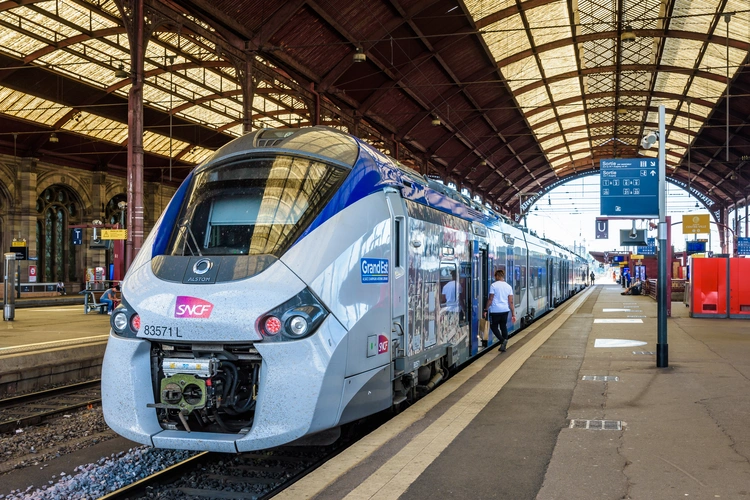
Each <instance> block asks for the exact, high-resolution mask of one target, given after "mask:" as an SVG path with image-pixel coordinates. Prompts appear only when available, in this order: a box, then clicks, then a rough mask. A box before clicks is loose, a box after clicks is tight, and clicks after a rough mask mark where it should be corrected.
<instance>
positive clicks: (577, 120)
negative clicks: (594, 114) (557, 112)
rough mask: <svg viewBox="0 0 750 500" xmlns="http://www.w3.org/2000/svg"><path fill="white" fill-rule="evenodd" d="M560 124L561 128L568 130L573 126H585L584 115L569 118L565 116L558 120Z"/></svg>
mask: <svg viewBox="0 0 750 500" xmlns="http://www.w3.org/2000/svg"><path fill="white" fill-rule="evenodd" d="M560 126H561V127H562V129H563V130H570V129H572V128H575V127H585V126H586V117H585V116H572V117H570V118H565V119H562V120H560Z"/></svg>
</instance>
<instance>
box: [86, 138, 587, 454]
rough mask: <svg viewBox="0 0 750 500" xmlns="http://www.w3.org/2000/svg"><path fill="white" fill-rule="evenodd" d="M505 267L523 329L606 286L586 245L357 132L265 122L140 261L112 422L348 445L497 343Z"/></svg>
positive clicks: (183, 197) (128, 303) (193, 187)
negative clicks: (571, 246)
mask: <svg viewBox="0 0 750 500" xmlns="http://www.w3.org/2000/svg"><path fill="white" fill-rule="evenodd" d="M498 269H503V270H505V271H506V276H507V278H506V280H507V281H508V283H509V284H510V285H511V286H512V287H513V290H514V300H515V310H516V316H517V319H516V323H515V324H510V320H509V325H508V326H509V331H510V332H511V333H513V332H516V331H518V330H520V329H522V328H523V327H524V326H526V325H528V324H529V323H531V322H532V321H534V320H535V319H537V318H539V317H540V316H541V315H543V314H545V313H546V312H548V311H549V310H551V309H553V308H554V307H556V306H557V305H559V304H560V303H562V302H563V301H564V300H566V299H568V298H569V297H571V296H572V295H574V294H575V293H577V292H579V291H581V290H583V289H584V288H585V287H586V286H587V284H588V281H587V280H588V273H589V269H588V263H587V261H586V259H584V258H583V257H582V256H580V255H576V254H575V253H573V252H571V251H570V250H568V249H566V248H564V247H562V246H560V245H557V244H555V243H554V242H552V241H548V240H546V239H543V238H539V237H537V236H536V235H534V234H532V233H531V232H529V231H527V230H526V229H525V228H523V227H521V226H520V225H519V224H517V223H515V222H513V221H511V220H510V219H509V218H507V217H505V216H504V215H502V214H500V213H497V212H496V211H493V210H492V209H491V208H489V207H488V206H486V205H483V204H481V203H479V202H477V201H476V200H473V199H471V198H470V197H467V196H464V195H463V194H461V193H460V192H458V191H456V190H455V189H452V188H451V187H448V186H446V185H444V184H443V183H442V182H440V181H439V179H434V178H429V177H427V176H424V175H422V174H420V173H418V172H416V171H415V170H413V169H411V168H408V167H407V166H405V165H403V164H401V163H400V162H398V161H396V160H394V159H393V158H391V157H389V156H387V155H385V154H383V153H381V152H379V151H378V150H377V149H375V148H374V147H373V146H371V145H370V144H368V143H367V142H365V141H363V140H361V139H358V138H356V137H354V136H352V135H349V134H346V133H344V132H341V131H338V130H336V129H333V128H328V127H322V126H315V127H306V128H298V129H262V130H258V131H255V132H252V133H249V134H246V135H244V136H241V137H239V138H236V139H234V140H233V141H231V142H229V143H227V144H226V145H225V146H223V147H221V148H220V149H218V150H217V151H216V152H215V153H214V154H213V155H212V156H211V157H210V158H209V159H208V160H207V161H205V162H204V163H203V164H201V165H199V166H198V167H196V168H195V169H194V170H193V171H192V172H191V173H190V174H189V175H188V176H187V178H186V179H185V180H184V182H182V184H181V185H180V187H179V188H178V189H177V191H176V192H175V194H174V196H173V198H172V199H171V201H170V202H169V203H168V205H167V206H166V208H165V210H164V212H163V213H162V215H161V216H160V218H159V219H158V221H157V222H156V224H155V226H154V228H153V229H152V231H151V232H150V234H149V236H148V237H147V238H146V240H145V241H144V243H143V246H142V248H141V249H140V251H139V253H138V254H137V256H136V257H135V259H134V260H133V262H132V264H131V266H130V268H129V270H128V272H127V275H126V277H125V279H124V281H123V283H122V292H121V295H122V301H121V303H120V304H119V305H118V307H117V308H116V309H115V310H114V311H113V313H112V316H111V319H110V323H111V330H110V335H109V338H108V344H107V348H106V352H105V356H104V361H103V366H102V377H101V379H102V381H101V386H102V406H103V411H104V418H105V420H106V422H107V424H108V425H109V427H111V428H112V429H113V430H114V431H115V432H117V433H118V434H120V435H122V436H124V437H126V438H127V439H130V440H132V441H136V442H139V443H143V444H146V445H150V446H154V447H157V448H172V449H189V450H207V451H215V452H227V453H237V452H245V451H251V450H257V449H265V448H270V447H274V446H279V445H283V444H287V443H300V442H316V437H320V441H323V440H324V438H323V436H328V437H327V438H325V439H330V436H331V435H335V433H336V431H337V430H339V429H341V427H342V426H343V425H344V424H347V423H350V422H356V421H359V420H360V419H362V418H364V417H367V416H370V415H373V414H375V413H378V412H381V411H383V410H387V409H389V408H399V407H403V406H405V405H408V404H409V403H410V402H412V401H414V400H416V399H418V398H419V397H421V396H422V395H423V394H424V393H426V392H428V391H429V390H431V389H432V388H433V387H435V386H436V385H437V384H438V383H439V382H440V381H441V380H442V379H444V378H445V377H447V376H448V375H449V373H450V371H451V370H453V369H455V368H457V367H459V366H461V365H462V364H465V363H466V362H468V361H469V360H471V359H472V358H474V357H475V356H477V355H479V354H480V353H482V352H484V351H485V350H486V349H489V348H490V347H492V346H493V345H494V344H496V340H495V339H493V338H492V335H491V334H490V338H488V339H486V340H485V339H483V338H482V337H481V335H480V333H479V326H480V318H481V317H482V311H483V306H484V302H485V301H486V299H487V294H488V289H489V285H490V284H491V281H492V279H493V275H494V271H495V270H498ZM451 282H453V283H454V284H453V285H452V287H455V289H456V290H457V291H458V293H454V294H452V297H451V300H450V301H449V299H448V297H446V294H445V293H443V291H444V288H445V286H446V285H447V284H449V283H451ZM449 295H451V294H449Z"/></svg>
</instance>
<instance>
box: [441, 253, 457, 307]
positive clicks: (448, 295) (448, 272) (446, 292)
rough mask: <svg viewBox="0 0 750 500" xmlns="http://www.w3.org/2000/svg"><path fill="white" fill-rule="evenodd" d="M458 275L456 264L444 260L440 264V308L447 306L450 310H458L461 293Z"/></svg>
mask: <svg viewBox="0 0 750 500" xmlns="http://www.w3.org/2000/svg"><path fill="white" fill-rule="evenodd" d="M458 286H459V285H458V276H457V274H456V264H454V263H452V262H444V263H442V264H440V308H441V309H443V308H445V309H446V310H447V311H449V312H458V311H459V309H460V307H459V302H458V297H459V294H460V293H461V291H460V290H458V293H456V292H457V290H456V289H457V288H458Z"/></svg>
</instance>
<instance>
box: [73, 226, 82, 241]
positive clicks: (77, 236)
mask: <svg viewBox="0 0 750 500" xmlns="http://www.w3.org/2000/svg"><path fill="white" fill-rule="evenodd" d="M71 236H72V238H73V244H74V245H82V244H83V229H81V228H80V227H74V228H73V233H72V234H71Z"/></svg>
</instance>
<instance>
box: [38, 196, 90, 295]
mask: <svg viewBox="0 0 750 500" xmlns="http://www.w3.org/2000/svg"><path fill="white" fill-rule="evenodd" d="M36 211H37V214H38V215H37V223H36V231H37V255H38V256H39V273H40V274H41V276H40V277H39V279H40V280H41V281H42V282H47V283H51V282H55V281H58V280H67V281H76V280H77V276H76V249H75V246H74V245H73V242H72V241H71V240H72V232H71V231H70V230H69V229H68V226H69V225H73V224H79V223H80V209H79V205H78V202H77V201H76V198H75V196H74V195H73V193H72V192H71V191H70V190H69V189H68V188H66V187H65V186H61V185H58V184H55V185H53V186H50V187H48V188H47V189H45V190H44V192H42V194H41V196H39V198H37V200H36Z"/></svg>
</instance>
